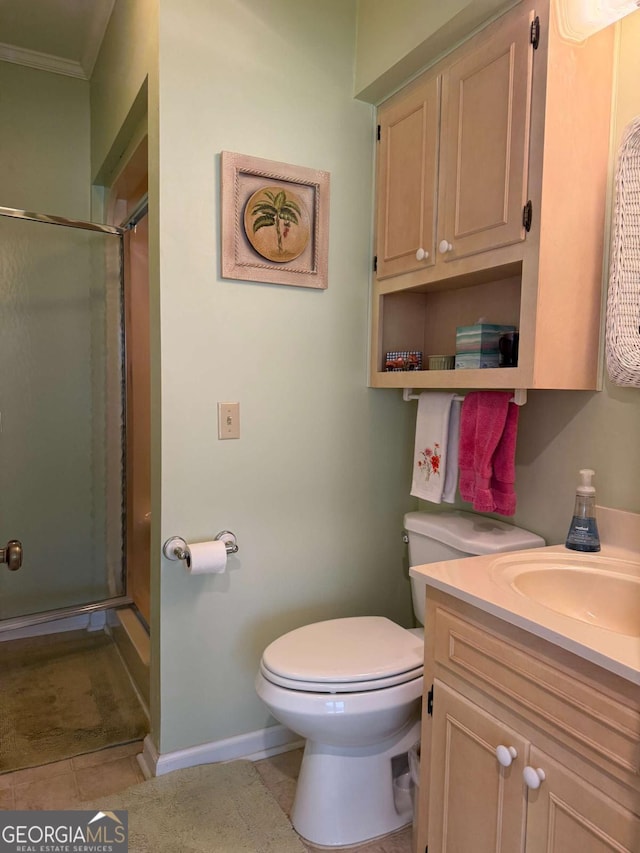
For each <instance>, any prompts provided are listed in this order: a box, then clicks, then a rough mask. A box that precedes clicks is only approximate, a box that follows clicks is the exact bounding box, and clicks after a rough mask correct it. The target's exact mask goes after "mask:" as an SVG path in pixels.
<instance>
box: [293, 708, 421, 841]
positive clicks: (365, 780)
mask: <svg viewBox="0 0 640 853" xmlns="http://www.w3.org/2000/svg"><path fill="white" fill-rule="evenodd" d="M419 738H420V720H419V719H418V718H416V719H415V720H412V721H410V722H409V723H407V725H406V726H405V727H404V728H403V729H402V730H401V731H400V732H399V733H398V734H396V735H394V736H393V737H391V738H388V739H387V740H385V741H384V742H383V743H380V744H376V745H374V746H368V747H357V748H352V749H349V748H344V747H343V748H340V749H338V748H336V747H334V746H328V745H326V744H321V743H318V742H317V741H311V740H307V742H306V746H305V750H304V756H303V758H302V765H301V767H300V775H299V777H298V784H297V787H296V795H295V800H294V803H293V809H292V812H291V823H292V824H293V826H294V829H295V830H296V832H298V833H299V835H301V836H302V838H304V839H305V840H306V841H309V842H310V843H311V844H319V845H322V846H324V847H345V846H347V845H349V844H358V843H360V842H363V841H368V840H369V839H371V838H377V837H378V836H380V835H387V834H388V833H390V832H394V831H395V830H397V829H401V828H402V827H403V826H406V825H407V824H409V823H410V822H411V819H412V815H411V811H410V809H405V810H403V811H401V812H398V810H397V809H396V806H395V803H394V796H393V778H392V773H391V759H392V758H393V757H394V756H396V755H402V754H403V753H405V752H408V750H409V748H410V747H412V746H413V745H414V743H415V742H416V741H417V740H418V739H419Z"/></svg>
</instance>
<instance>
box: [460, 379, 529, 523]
mask: <svg viewBox="0 0 640 853" xmlns="http://www.w3.org/2000/svg"><path fill="white" fill-rule="evenodd" d="M510 398H511V395H510V394H509V393H508V392H506V391H472V392H470V393H469V394H467V396H466V398H465V400H464V403H463V404H462V412H461V415H460V448H459V464H460V496H461V497H462V499H463V500H465V501H469V502H470V503H473V508H474V509H475V510H476V511H477V512H498V513H501V514H502V515H508V514H513V513H512V512H510V510H511V506H513V510H514V511H515V494H514V493H513V482H514V480H515V461H514V460H515V438H516V429H517V417H518V414H517V411H516V412H515V413H513V414H510V409H517V407H516V406H515V405H513V404H510V403H509V400H510ZM509 414H510V417H509V427H508V429H507V415H509ZM498 447H500V451H498ZM496 456H497V460H498V468H499V473H496V478H495V479H494V464H495V459H496ZM494 488H495V489H496V493H498V495H499V497H498V500H497V501H496V496H495V494H494Z"/></svg>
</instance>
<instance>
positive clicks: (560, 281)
mask: <svg viewBox="0 0 640 853" xmlns="http://www.w3.org/2000/svg"><path fill="white" fill-rule="evenodd" d="M612 70H613V36H612V33H611V32H609V31H606V32H603V33H600V34H599V35H598V36H596V37H593V38H592V39H589V40H588V42H586V43H585V44H582V45H579V46H575V45H573V46H572V45H570V44H569V43H568V42H565V41H564V40H563V39H562V38H561V37H560V36H559V34H558V32H557V30H556V22H555V12H554V9H553V0H552V8H551V9H550V8H549V0H541V2H540V3H538V4H535V5H534V4H532V3H527V2H523V3H520V4H519V5H518V6H516V7H515V8H514V9H512V10H511V11H509V12H508V13H506V14H505V15H503V16H502V17H501V18H499V19H498V20H496V21H495V22H493V23H491V24H489V25H488V26H487V27H486V28H485V29H484V30H482V31H481V32H480V33H478V34H477V35H475V36H474V37H473V38H472V39H470V40H469V41H468V42H466V43H465V44H463V45H462V46H460V47H459V48H457V49H456V50H454V51H453V52H452V53H451V54H449V55H448V56H447V57H446V58H445V59H443V60H442V61H440V62H439V63H437V64H436V65H434V66H433V67H432V68H430V69H429V70H427V71H426V72H425V73H424V74H423V75H422V76H421V77H419V78H418V79H416V80H414V81H413V82H412V83H410V84H409V85H408V86H407V87H406V88H405V89H403V90H401V91H400V92H398V93H397V94H396V95H394V96H393V97H392V98H390V99H389V100H388V101H386V102H385V103H383V104H382V105H381V106H380V108H379V110H378V122H379V142H378V155H377V199H376V205H377V208H376V273H375V276H374V283H373V326H372V347H371V371H370V374H371V380H370V381H371V384H372V385H373V386H377V387H407V386H413V387H425V388H429V387H434V388H437V387H469V388H482V387H494V388H500V387H505V388H507V387H511V388H513V387H522V388H545V387H546V388H594V387H596V382H597V360H598V346H597V341H598V330H599V317H600V303H601V292H602V258H603V241H604V230H605V201H606V199H605V191H606V180H607V169H608V146H609V120H610V109H611V84H612ZM480 317H484V318H486V319H487V321H488V322H495V323H508V324H513V325H515V326H516V327H518V328H519V330H520V359H519V363H518V367H514V368H505V369H498V368H495V369H489V370H486V369H485V370H464V371H460V370H458V371H427V370H423V371H406V372H400V373H397V372H396V373H387V372H385V371H384V365H385V355H386V353H387V352H389V351H397V350H419V351H422V352H423V355H424V363H425V364H426V357H427V356H428V355H435V354H449V355H450V354H453V353H454V352H455V332H456V327H457V326H462V325H470V324H472V323H475V322H476V321H477V320H478V319H479V318H480Z"/></svg>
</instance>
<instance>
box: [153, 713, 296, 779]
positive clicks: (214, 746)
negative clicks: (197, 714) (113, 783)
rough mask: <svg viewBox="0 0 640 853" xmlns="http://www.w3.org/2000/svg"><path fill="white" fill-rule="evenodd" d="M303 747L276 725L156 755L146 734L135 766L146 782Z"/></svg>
mask: <svg viewBox="0 0 640 853" xmlns="http://www.w3.org/2000/svg"><path fill="white" fill-rule="evenodd" d="M303 744H304V741H302V740H300V735H297V734H294V732H292V731H290V730H289V729H287V728H286V727H285V726H280V725H277V726H269V727H268V728H266V729H258V731H256V732H248V733H247V734H245V735H238V736H237V737H232V738H227V739H226V740H217V741H212V742H211V743H202V744H199V745H198V746H190V747H189V748H188V749H179V750H176V752H165V753H164V754H159V753H158V750H157V749H156V747H155V744H154V743H153V741H152V740H151V737H150V736H149V735H147V737H146V738H145V739H144V749H143V752H142V754H141V755H139V756H138V763H139V764H140V768H141V769H142V772H143V773H144V776H145V779H150V778H151V777H152V776H164V774H165V773H171V771H172V770H183V769H184V768H185V767H195V765H196V764H215V763H218V762H221V761H233V760H234V759H238V758H245V759H248V760H249V761H259V760H260V759H261V758H267V757H268V756H270V755H277V754H278V753H280V752H288V751H289V750H291V749H297V748H298V747H301V746H303Z"/></svg>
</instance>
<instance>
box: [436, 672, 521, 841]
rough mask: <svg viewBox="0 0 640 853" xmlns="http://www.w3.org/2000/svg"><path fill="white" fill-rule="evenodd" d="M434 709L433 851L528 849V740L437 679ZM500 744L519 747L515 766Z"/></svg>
mask: <svg viewBox="0 0 640 853" xmlns="http://www.w3.org/2000/svg"><path fill="white" fill-rule="evenodd" d="M433 707H434V710H433V731H432V746H431V778H430V786H429V853H462V851H465V853H466V851H473V853H519V851H522V850H524V830H525V796H524V792H523V785H522V776H521V771H522V767H523V766H524V765H525V763H526V759H527V748H528V744H527V741H526V740H524V739H523V738H522V737H520V736H519V735H517V734H516V733H515V732H513V731H512V730H511V729H509V728H508V727H507V726H504V725H502V723H499V722H498V720H496V719H495V718H494V717H492V716H491V715H490V714H488V713H486V712H484V711H481V710H480V709H479V708H477V707H476V706H475V705H473V704H472V703H471V702H469V701H468V700H467V699H465V698H464V697H463V696H460V695H459V694H458V693H455V692H454V691H453V690H450V689H449V688H448V687H446V686H445V685H444V684H442V683H441V682H440V681H437V680H436V682H435V687H434V706H433ZM499 744H502V745H503V746H507V747H509V746H513V747H514V748H515V749H516V750H517V753H518V755H517V758H516V759H514V762H513V764H512V765H511V767H508V768H504V767H501V766H500V764H499V763H498V760H497V759H496V754H495V751H496V747H497V746H498V745H499Z"/></svg>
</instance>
